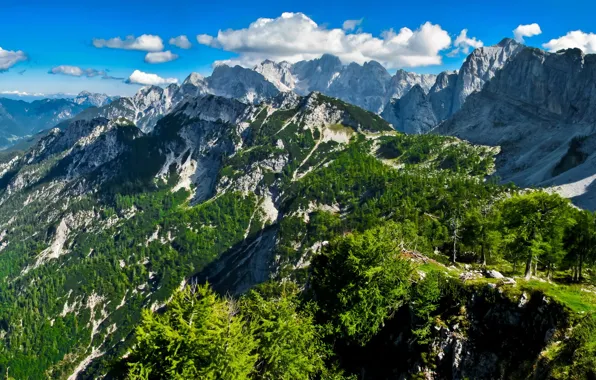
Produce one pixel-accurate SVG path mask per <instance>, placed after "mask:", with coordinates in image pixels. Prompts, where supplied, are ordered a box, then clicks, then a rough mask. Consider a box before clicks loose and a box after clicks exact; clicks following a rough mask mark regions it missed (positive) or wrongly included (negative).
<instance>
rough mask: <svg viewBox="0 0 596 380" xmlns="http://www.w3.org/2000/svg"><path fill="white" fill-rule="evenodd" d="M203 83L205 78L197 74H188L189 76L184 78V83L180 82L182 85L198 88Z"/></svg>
mask: <svg viewBox="0 0 596 380" xmlns="http://www.w3.org/2000/svg"><path fill="white" fill-rule="evenodd" d="M204 82H205V77H204V76H202V75H201V74H199V73H195V72H193V73H190V75H189V76H187V77H186V79H185V80H184V82H182V84H191V85H193V86H199V85H202V84H203V83H204Z"/></svg>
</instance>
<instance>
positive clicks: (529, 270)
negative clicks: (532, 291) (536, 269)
mask: <svg viewBox="0 0 596 380" xmlns="http://www.w3.org/2000/svg"><path fill="white" fill-rule="evenodd" d="M530 277H532V255H529V256H528V260H527V261H526V275H525V278H526V280H529V279H530Z"/></svg>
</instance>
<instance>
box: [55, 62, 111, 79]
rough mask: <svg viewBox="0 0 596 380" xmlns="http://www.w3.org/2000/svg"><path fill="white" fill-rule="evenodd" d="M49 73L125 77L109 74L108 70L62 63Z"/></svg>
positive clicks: (87, 76) (74, 75)
mask: <svg viewBox="0 0 596 380" xmlns="http://www.w3.org/2000/svg"><path fill="white" fill-rule="evenodd" d="M48 74H54V75H68V76H71V77H86V78H93V77H97V76H101V78H102V79H115V80H122V79H123V78H117V77H113V76H111V75H108V70H96V69H83V68H81V67H78V66H70V65H60V66H56V67H53V68H51V69H50V71H48Z"/></svg>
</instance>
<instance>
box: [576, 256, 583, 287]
mask: <svg viewBox="0 0 596 380" xmlns="http://www.w3.org/2000/svg"><path fill="white" fill-rule="evenodd" d="M583 269H584V255H581V256H580V257H579V269H578V273H577V281H578V282H582V281H583V279H584V276H582V271H583Z"/></svg>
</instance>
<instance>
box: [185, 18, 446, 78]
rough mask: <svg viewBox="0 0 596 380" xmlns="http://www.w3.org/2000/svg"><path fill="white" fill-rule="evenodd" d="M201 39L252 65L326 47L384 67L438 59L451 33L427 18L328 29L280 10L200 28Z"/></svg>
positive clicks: (321, 51)
mask: <svg viewBox="0 0 596 380" xmlns="http://www.w3.org/2000/svg"><path fill="white" fill-rule="evenodd" d="M197 41H198V42H199V43H200V44H203V45H208V46H211V47H214V48H219V49H223V50H226V51H231V52H235V53H238V54H239V55H240V56H239V57H238V59H235V60H233V61H232V62H231V63H235V64H242V65H244V66H251V65H253V64H256V63H258V62H260V61H262V60H263V59H265V58H270V59H274V60H277V61H282V60H286V61H289V62H296V61H299V60H303V59H313V58H318V57H320V56H321V55H322V54H324V53H330V54H334V55H336V56H338V57H339V58H340V59H341V60H342V61H343V62H344V63H347V62H358V63H364V62H366V61H370V60H376V61H379V62H380V63H381V64H383V65H385V66H386V67H387V68H390V69H391V68H399V67H414V66H427V65H438V64H441V62H442V59H441V55H440V52H441V51H442V50H444V49H446V48H448V47H449V46H450V45H451V37H449V34H448V33H447V32H446V31H444V30H443V29H442V28H441V27H440V26H439V25H434V24H431V23H430V22H426V23H424V24H423V25H421V26H420V27H419V28H418V29H416V30H411V29H409V28H405V27H404V28H401V29H400V30H399V32H395V31H393V29H391V30H389V31H385V32H383V33H382V34H381V36H380V37H374V36H373V35H372V34H370V33H363V32H357V33H346V32H345V31H344V30H343V29H339V28H336V29H327V28H325V27H324V26H320V25H317V23H315V22H314V21H313V20H311V19H310V18H309V17H307V16H306V15H304V14H302V13H283V14H282V15H281V16H280V17H278V18H275V19H270V18H260V19H257V20H256V21H254V22H253V23H252V24H250V25H249V26H248V28H244V29H238V30H233V29H228V30H220V31H219V32H218V34H217V36H216V37H213V36H209V35H206V34H201V35H198V36H197Z"/></svg>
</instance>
